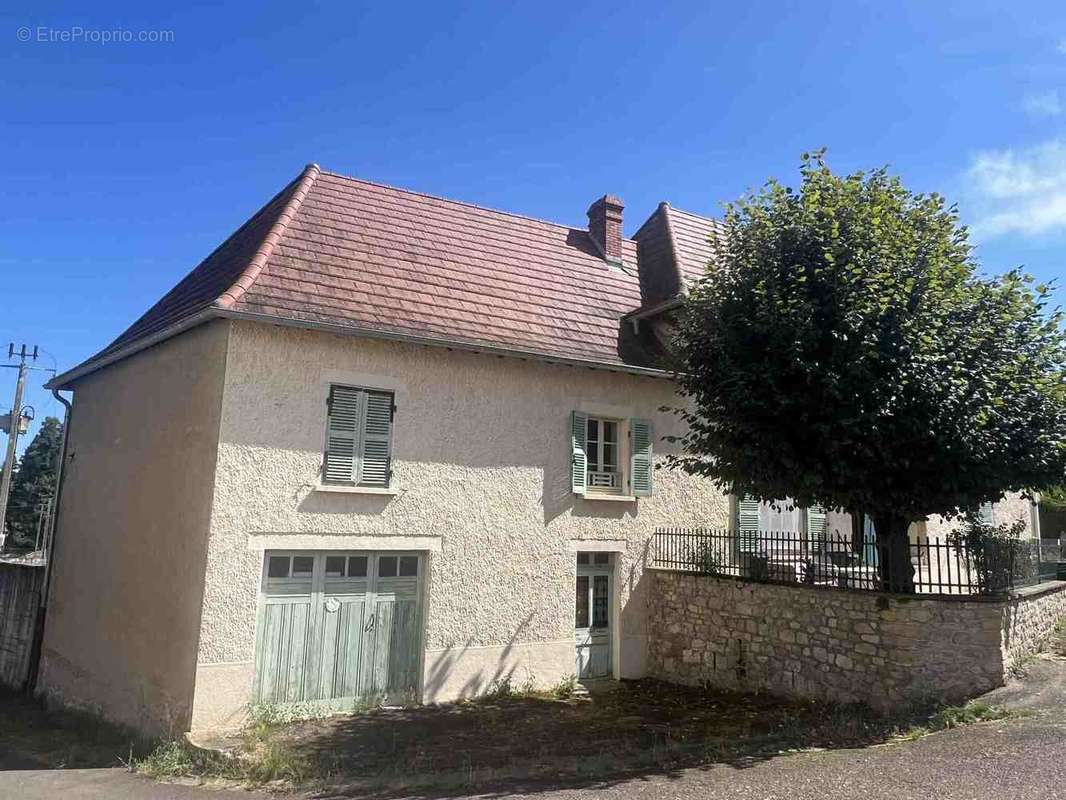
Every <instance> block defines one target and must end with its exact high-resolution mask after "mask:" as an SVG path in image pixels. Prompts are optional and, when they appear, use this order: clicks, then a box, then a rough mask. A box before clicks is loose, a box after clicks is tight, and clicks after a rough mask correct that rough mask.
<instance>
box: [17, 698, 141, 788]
mask: <svg viewBox="0 0 1066 800" xmlns="http://www.w3.org/2000/svg"><path fill="white" fill-rule="evenodd" d="M143 749H144V745H143V743H140V742H136V741H135V740H134V738H133V737H131V736H130V735H129V733H128V732H126V731H123V730H121V729H119V728H116V727H114V726H112V725H109V724H108V723H106V722H103V721H101V720H99V719H97V718H96V717H92V716H89V715H87V714H78V713H72V712H67V711H63V712H52V711H47V710H46V709H45V708H44V707H43V706H42V705H41V704H40V703H38V702H36V701H34V700H31V699H30V698H28V697H27V696H26V695H24V694H17V693H14V692H8V691H0V770H15V769H18V770H22V769H88V768H93V767H117V766H123V765H125V764H127V763H128V762H129V759H130V756H131V753H135V752H138V751H140V750H143Z"/></svg>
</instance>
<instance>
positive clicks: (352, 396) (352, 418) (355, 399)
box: [323, 386, 365, 483]
mask: <svg viewBox="0 0 1066 800" xmlns="http://www.w3.org/2000/svg"><path fill="white" fill-rule="evenodd" d="M364 403H365V397H364V394H363V392H361V391H360V390H358V389H352V388H350V387H348V386H332V387H330V390H329V404H328V416H327V421H326V459H325V466H324V469H323V478H324V480H325V482H326V483H355V482H356V476H357V475H358V470H359V458H358V452H359V437H360V432H361V428H362V420H363V408H364Z"/></svg>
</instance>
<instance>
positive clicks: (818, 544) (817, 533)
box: [807, 506, 827, 550]
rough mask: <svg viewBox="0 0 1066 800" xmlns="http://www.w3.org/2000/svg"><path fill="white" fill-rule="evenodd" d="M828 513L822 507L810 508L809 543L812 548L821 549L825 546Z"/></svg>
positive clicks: (808, 519)
mask: <svg viewBox="0 0 1066 800" xmlns="http://www.w3.org/2000/svg"><path fill="white" fill-rule="evenodd" d="M826 527H827V526H826V513H825V509H824V508H823V507H822V506H810V507H809V508H808V509H807V541H808V542H809V543H810V544H811V546H812V547H814V548H816V549H819V550H820V549H821V548H822V547H824V546H825V533H826Z"/></svg>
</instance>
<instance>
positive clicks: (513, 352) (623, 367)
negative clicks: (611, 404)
mask: <svg viewBox="0 0 1066 800" xmlns="http://www.w3.org/2000/svg"><path fill="white" fill-rule="evenodd" d="M212 319H235V320H244V321H247V322H259V323H263V324H267V325H280V326H283V327H288V328H303V329H305V330H314V331H322V332H325V333H335V334H338V335H341V336H358V337H362V338H366V339H382V340H387V341H396V342H406V343H408V344H419V345H424V346H426V347H444V348H448V349H450V350H464V351H467V352H471V353H487V354H490V355H498V356H505V357H509V358H521V359H526V360H530V361H543V362H546V363H549V364H559V365H562V366H570V367H584V368H587V369H598V370H606V371H609V372H622V373H626V374H630V375H643V376H646V377H651V378H670V377H671V376H672V374H673V373H671V372H670V371H669V370H664V369H659V368H656V367H643V366H639V365H637V364H624V363H613V362H608V361H595V360H593V359H585V358H574V357H570V356H557V355H552V354H551V353H544V352H540V351H536V350H523V349H521V348H517V347H500V346H498V345H489V344H480V343H477V342H464V341H459V340H454V339H444V338H440V337H435V336H421V335H418V334H411V333H399V332H396V331H387V330H380V329H376V328H360V327H356V326H353V325H337V324H333V323H328V322H315V321H313V320H300V319H291V318H288V317H274V316H270V315H269V314H255V313H253V312H250V311H236V310H233V309H226V308H219V307H218V306H210V307H208V308H205V309H204V310H203V311H200V312H198V313H196V314H194V315H192V316H190V317H188V318H186V319H184V320H182V321H181V322H179V323H176V324H175V325H172V326H170V327H169V328H165V329H163V330H162V331H159V332H157V333H155V334H153V335H152V336H147V337H145V338H144V339H139V340H137V341H134V342H131V343H130V344H129V345H128V346H127V347H123V348H120V349H118V350H115V351H114V352H113V353H109V354H107V355H106V356H103V357H101V358H99V359H92V360H89V361H86V362H85V363H83V364H81V365H79V366H77V367H75V368H74V369H72V370H69V371H67V372H64V373H63V374H61V375H57V376H56V377H55V378H53V379H52V380H50V381H49V382H48V383H46V384H45V388H47V389H70V388H71V386H70V384H72V383H73V382H74V381H76V380H78V379H80V378H83V377H85V376H86V375H89V374H91V373H93V372H96V371H98V370H100V369H103V368H104V367H107V366H110V365H111V364H114V363H116V362H117V361H121V360H122V359H124V358H129V357H130V356H132V355H136V354H137V353H139V352H141V351H142V350H146V349H148V348H149V347H152V346H154V345H157V344H160V343H161V342H164V341H166V340H167V339H170V338H172V337H174V336H177V335H179V334H181V333H184V332H185V331H187V330H189V329H191V328H194V327H196V326H197V325H202V324H203V323H205V322H208V321H210V320H212Z"/></svg>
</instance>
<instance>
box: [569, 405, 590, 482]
mask: <svg viewBox="0 0 1066 800" xmlns="http://www.w3.org/2000/svg"><path fill="white" fill-rule="evenodd" d="M588 422H589V418H588V415H587V414H582V413H581V412H580V411H571V412H570V448H571V453H572V455H571V457H570V483H571V486H572V487H573V490H574V492H575V493H576V494H584V493H585V481H586V477H587V475H588V472H587V470H586V464H587V463H588V461H587V459H586V458H585V440H586V437H587V433H588Z"/></svg>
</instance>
